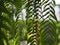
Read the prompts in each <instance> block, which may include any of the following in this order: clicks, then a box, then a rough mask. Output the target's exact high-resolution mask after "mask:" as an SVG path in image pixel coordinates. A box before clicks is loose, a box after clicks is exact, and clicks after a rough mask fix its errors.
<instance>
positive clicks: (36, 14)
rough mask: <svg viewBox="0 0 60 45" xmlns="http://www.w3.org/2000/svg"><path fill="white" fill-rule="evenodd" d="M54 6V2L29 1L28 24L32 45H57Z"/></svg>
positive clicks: (42, 0) (29, 40) (48, 0)
mask: <svg viewBox="0 0 60 45" xmlns="http://www.w3.org/2000/svg"><path fill="white" fill-rule="evenodd" d="M54 5H55V1H54V0H28V4H27V16H26V24H27V31H28V32H27V34H29V36H30V38H29V39H28V43H29V42H30V43H31V45H39V44H40V45H44V44H43V43H44V42H46V45H50V44H52V43H53V44H54V45H57V43H56V42H57V41H56V40H57V37H56V25H55V22H54V21H56V22H57V18H56V16H55V10H54ZM53 44H52V45H53Z"/></svg>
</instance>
